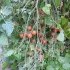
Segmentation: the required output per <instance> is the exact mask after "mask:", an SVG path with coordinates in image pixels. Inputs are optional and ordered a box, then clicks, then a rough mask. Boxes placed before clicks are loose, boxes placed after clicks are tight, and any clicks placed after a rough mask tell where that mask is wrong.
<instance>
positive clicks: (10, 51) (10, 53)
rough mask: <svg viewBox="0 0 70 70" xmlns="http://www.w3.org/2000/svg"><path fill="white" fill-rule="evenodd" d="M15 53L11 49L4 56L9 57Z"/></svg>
mask: <svg viewBox="0 0 70 70" xmlns="http://www.w3.org/2000/svg"><path fill="white" fill-rule="evenodd" d="M13 53H14V50H9V51H7V52H6V53H5V54H4V56H5V57H9V56H11V55H12V54H13Z"/></svg>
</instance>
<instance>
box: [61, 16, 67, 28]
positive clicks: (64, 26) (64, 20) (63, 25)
mask: <svg viewBox="0 0 70 70" xmlns="http://www.w3.org/2000/svg"><path fill="white" fill-rule="evenodd" d="M60 25H61V26H62V28H63V29H65V28H66V27H67V26H68V19H66V18H65V17H64V16H61V22H60Z"/></svg>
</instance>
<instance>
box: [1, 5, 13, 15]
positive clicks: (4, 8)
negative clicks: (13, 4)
mask: <svg viewBox="0 0 70 70" xmlns="http://www.w3.org/2000/svg"><path fill="white" fill-rule="evenodd" d="M11 12H12V11H11V10H10V8H9V6H5V7H2V9H1V13H2V14H3V15H4V16H8V15H10V14H11Z"/></svg>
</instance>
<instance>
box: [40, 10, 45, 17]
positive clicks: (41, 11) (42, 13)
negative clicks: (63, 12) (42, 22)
mask: <svg viewBox="0 0 70 70" xmlns="http://www.w3.org/2000/svg"><path fill="white" fill-rule="evenodd" d="M39 13H40V14H41V15H42V17H44V16H45V13H44V12H43V10H42V9H39Z"/></svg>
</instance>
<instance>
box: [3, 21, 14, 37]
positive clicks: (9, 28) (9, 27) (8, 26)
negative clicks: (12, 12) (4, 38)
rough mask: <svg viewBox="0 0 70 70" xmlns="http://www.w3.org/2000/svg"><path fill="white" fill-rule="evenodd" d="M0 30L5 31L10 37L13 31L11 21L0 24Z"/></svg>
mask: <svg viewBox="0 0 70 70" xmlns="http://www.w3.org/2000/svg"><path fill="white" fill-rule="evenodd" d="M2 28H3V29H4V30H6V33H7V35H8V36H10V35H11V33H12V32H13V30H14V25H13V22H12V21H11V20H7V21H6V24H2Z"/></svg>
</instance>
